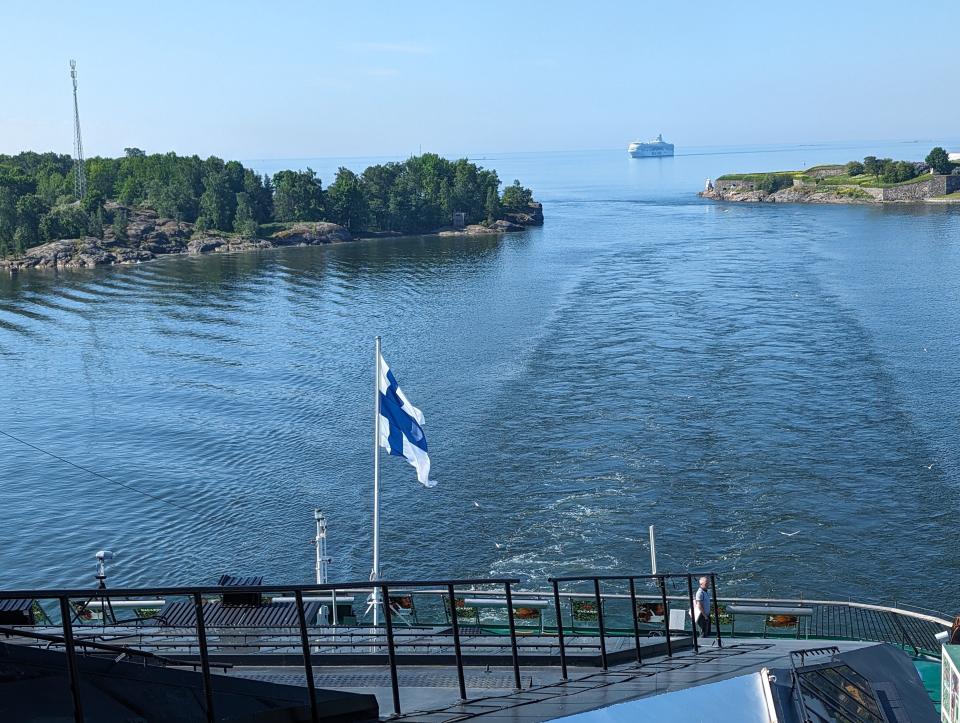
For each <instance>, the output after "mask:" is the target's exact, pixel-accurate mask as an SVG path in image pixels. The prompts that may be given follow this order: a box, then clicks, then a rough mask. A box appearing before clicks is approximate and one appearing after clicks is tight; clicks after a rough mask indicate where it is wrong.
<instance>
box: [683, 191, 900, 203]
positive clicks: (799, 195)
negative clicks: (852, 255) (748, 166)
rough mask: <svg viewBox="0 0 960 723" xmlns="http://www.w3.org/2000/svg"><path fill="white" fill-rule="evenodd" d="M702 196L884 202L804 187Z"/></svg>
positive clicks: (744, 199) (742, 199) (741, 199)
mask: <svg viewBox="0 0 960 723" xmlns="http://www.w3.org/2000/svg"><path fill="white" fill-rule="evenodd" d="M697 195H698V196H700V197H701V198H709V199H711V200H714V201H734V202H739V203H847V204H850V203H867V204H872V203H884V202H883V201H881V200H880V199H878V198H874V197H872V196H869V195H867V194H864V195H863V196H856V195H851V194H849V193H846V194H845V193H843V192H842V191H840V190H839V189H838V190H822V189H818V190H813V189H803V188H782V189H780V190H779V191H774V192H772V193H768V192H766V191H759V190H732V189H731V190H718V189H716V188H714V189H713V190H712V191H701V192H700V193H698V194H697Z"/></svg>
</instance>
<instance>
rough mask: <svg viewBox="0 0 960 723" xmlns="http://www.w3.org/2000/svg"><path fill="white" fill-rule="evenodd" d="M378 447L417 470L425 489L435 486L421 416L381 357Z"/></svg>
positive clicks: (418, 477)
mask: <svg viewBox="0 0 960 723" xmlns="http://www.w3.org/2000/svg"><path fill="white" fill-rule="evenodd" d="M379 421H380V424H379V426H380V446H381V447H383V448H384V449H385V450H387V451H388V452H389V453H390V454H392V455H395V456H397V457H403V458H404V459H406V460H407V461H408V462H409V463H410V464H412V465H413V466H414V467H416V468H417V479H418V480H419V481H420V484H422V485H423V486H424V487H433V486H435V485H436V484H437V483H436V482H434V481H433V480H431V479H430V455H428V454H427V438H426V436H425V435H424V434H423V427H422V426H421V425H422V424H423V413H422V412H421V411H420V410H419V409H417V408H416V407H415V406H413V405H412V404H411V403H410V400H409V399H407V397H406V396H405V395H404V393H403V392H402V391H400V387H399V386H398V385H397V380H396V377H394V376H393V372H391V371H390V367H388V366H387V362H386V361H384V359H383V356H382V355H381V357H380V420H379Z"/></svg>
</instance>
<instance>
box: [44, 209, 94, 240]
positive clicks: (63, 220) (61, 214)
mask: <svg viewBox="0 0 960 723" xmlns="http://www.w3.org/2000/svg"><path fill="white" fill-rule="evenodd" d="M89 228H90V219H89V217H88V216H87V213H86V211H84V210H83V209H82V208H80V206H79V205H77V204H70V205H69V206H57V207H55V208H52V209H50V210H49V211H47V213H45V214H44V215H43V217H42V218H41V219H40V237H41V238H42V239H43V240H44V241H57V240H59V239H74V238H82V237H83V236H86V235H87V234H88V233H89Z"/></svg>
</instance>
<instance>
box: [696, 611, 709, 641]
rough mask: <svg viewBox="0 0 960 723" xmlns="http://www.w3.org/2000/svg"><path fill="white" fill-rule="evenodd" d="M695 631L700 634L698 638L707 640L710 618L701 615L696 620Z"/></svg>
mask: <svg viewBox="0 0 960 723" xmlns="http://www.w3.org/2000/svg"><path fill="white" fill-rule="evenodd" d="M697 629H698V632H699V633H700V637H702V638H708V637H710V616H709V615H701V616H700V617H698V618H697Z"/></svg>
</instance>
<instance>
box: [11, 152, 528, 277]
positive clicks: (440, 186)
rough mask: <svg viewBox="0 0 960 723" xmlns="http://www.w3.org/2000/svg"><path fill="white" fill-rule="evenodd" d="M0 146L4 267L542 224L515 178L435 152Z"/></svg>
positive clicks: (138, 259) (94, 262)
mask: <svg viewBox="0 0 960 723" xmlns="http://www.w3.org/2000/svg"><path fill="white" fill-rule="evenodd" d="M83 171H84V172H83V174H82V175H81V178H80V179H78V178H77V175H78V174H77V166H76V164H75V162H74V160H73V158H72V157H71V156H68V155H62V154H56V153H34V152H24V153H20V154H18V155H15V156H8V155H0V269H6V270H7V271H9V272H17V271H19V270H22V269H28V268H82V267H93V266H100V265H105V264H130V263H139V262H143V261H149V260H151V259H154V258H157V257H158V256H162V255H167V254H200V253H210V252H233V251H244V250H253V249H267V248H274V247H278V246H292V245H314V244H326V243H334V242H343V241H351V240H354V239H360V238H370V237H382V236H411V235H422V234H458V235H459V234H497V233H507V232H512V231H521V230H523V229H524V228H525V227H527V226H539V225H542V224H543V207H542V205H541V204H540V203H538V202H536V201H535V200H534V198H533V192H532V191H531V190H530V189H528V188H525V187H524V186H522V185H521V184H520V182H519V181H514V182H513V184H511V185H508V186H506V187H505V188H504V189H503V191H502V192H501V191H500V185H501V183H500V179H499V177H498V176H497V173H496V171H492V170H488V169H484V168H481V167H480V166H477V165H476V164H474V163H471V162H470V161H469V160H468V159H465V158H464V159H459V160H456V161H450V160H447V159H445V158H441V157H440V156H438V155H436V154H433V153H424V154H421V155H418V156H412V157H411V158H408V159H407V160H406V161H403V162H392V163H385V164H379V165H374V166H370V167H368V168H367V169H366V170H364V171H363V172H362V173H355V172H353V171H351V170H349V169H347V168H343V167H341V168H340V169H339V170H338V171H337V173H336V176H335V178H334V180H333V183H331V184H330V185H329V186H328V187H326V188H324V187H323V186H322V184H321V181H320V179H319V178H318V177H317V174H316V173H315V172H314V171H313V170H311V169H310V168H307V169H306V170H285V171H280V172H278V173H276V174H274V175H273V176H269V175H266V174H264V175H261V174H258V173H256V172H255V171H253V170H252V169H250V168H245V167H244V166H243V164H241V163H239V162H237V161H223V160H222V159H220V158H217V157H210V158H207V159H205V160H202V159H200V158H199V157H198V156H178V155H177V154H175V153H165V154H159V153H157V154H147V153H145V152H144V151H142V150H140V149H138V148H127V149H125V153H124V155H123V156H122V157H120V158H101V157H97V158H90V159H87V160H86V161H85V163H84V165H83Z"/></svg>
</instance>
